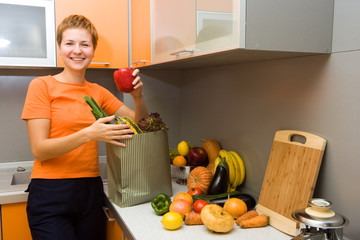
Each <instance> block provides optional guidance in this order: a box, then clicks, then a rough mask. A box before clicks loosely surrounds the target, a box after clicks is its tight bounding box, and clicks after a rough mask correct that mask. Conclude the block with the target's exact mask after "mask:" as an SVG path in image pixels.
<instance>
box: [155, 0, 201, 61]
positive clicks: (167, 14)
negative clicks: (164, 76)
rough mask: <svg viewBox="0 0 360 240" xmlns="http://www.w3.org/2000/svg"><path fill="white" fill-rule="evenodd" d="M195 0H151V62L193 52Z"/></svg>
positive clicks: (171, 58)
mask: <svg viewBox="0 0 360 240" xmlns="http://www.w3.org/2000/svg"><path fill="white" fill-rule="evenodd" d="M195 3H196V2H195V0H181V1H175V0H153V1H152V16H151V17H152V52H153V56H152V58H153V59H152V62H153V63H159V62H164V61H169V60H174V59H177V58H179V57H183V56H187V55H192V53H193V51H194V45H195V31H196V14H195V6H196V5H195Z"/></svg>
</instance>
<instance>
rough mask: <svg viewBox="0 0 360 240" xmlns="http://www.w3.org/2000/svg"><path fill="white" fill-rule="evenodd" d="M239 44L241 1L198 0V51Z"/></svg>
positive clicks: (196, 45) (225, 47) (196, 42)
mask: <svg viewBox="0 0 360 240" xmlns="http://www.w3.org/2000/svg"><path fill="white" fill-rule="evenodd" d="M238 46H239V1H238V0H222V1H218V0H197V2H196V41H195V49H196V52H198V53H199V52H209V51H217V50H220V49H221V50H223V49H228V48H235V47H238Z"/></svg>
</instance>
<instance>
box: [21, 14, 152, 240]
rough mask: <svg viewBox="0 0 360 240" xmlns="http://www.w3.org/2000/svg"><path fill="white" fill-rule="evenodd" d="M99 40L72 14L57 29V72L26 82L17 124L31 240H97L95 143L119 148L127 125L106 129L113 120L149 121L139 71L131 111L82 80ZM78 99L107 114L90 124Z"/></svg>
mask: <svg viewBox="0 0 360 240" xmlns="http://www.w3.org/2000/svg"><path fill="white" fill-rule="evenodd" d="M97 40H98V35H97V32H96V29H95V27H94V25H93V24H92V23H91V22H90V20H88V19H87V18H85V17H84V16H81V15H71V16H69V17H67V18H65V19H64V20H63V22H62V23H60V25H59V26H58V28H57V43H58V49H59V54H60V55H61V57H62V59H63V61H64V70H63V71H62V72H61V73H59V74H57V75H54V76H45V77H38V78H35V79H33V80H32V82H31V83H30V85H29V88H28V93H27V96H26V100H25V104H24V109H23V113H22V119H23V120H26V124H27V128H28V134H29V139H30V146H31V151H32V153H33V156H34V158H35V161H34V167H33V171H32V174H31V183H30V185H29V188H28V191H29V197H28V204H27V214H28V220H29V226H30V230H31V234H32V237H33V239H34V240H36V239H41V240H44V239H51V240H54V239H62V240H63V239H67V240H71V239H86V240H89V239H94V240H95V239H96V240H99V239H104V235H105V216H104V213H103V211H102V207H103V184H102V181H101V178H100V172H99V165H98V145H97V141H103V142H107V143H112V144H115V145H118V146H122V147H124V144H122V143H121V142H119V141H117V140H120V139H129V138H131V137H132V135H131V133H132V132H133V131H132V130H131V129H130V128H129V127H130V126H128V125H113V124H105V123H106V122H109V121H111V120H113V119H114V116H113V115H119V116H128V117H130V118H131V119H133V120H134V121H135V122H138V121H139V120H140V119H142V118H144V117H146V116H147V115H148V112H147V108H146V105H145V102H144V97H143V94H142V87H143V84H142V82H141V81H140V77H139V76H138V72H139V71H138V70H135V71H134V76H136V78H135V80H134V82H133V85H134V90H133V91H132V92H131V93H130V94H131V95H132V97H133V100H134V106H135V111H133V110H131V109H130V108H128V107H127V106H125V105H124V104H123V103H122V102H120V101H119V100H118V99H117V98H116V97H115V96H113V95H112V94H111V93H110V92H109V91H108V90H106V89H105V88H103V87H101V86H99V85H97V84H94V83H89V82H87V81H86V80H85V72H86V68H87V66H88V65H89V64H90V62H91V60H92V58H93V57H94V51H95V48H96V45H97ZM84 96H89V97H93V98H94V99H95V101H96V102H97V103H98V105H99V106H100V107H101V108H103V109H104V111H105V112H106V113H107V114H108V115H112V116H109V117H106V118H102V119H98V120H97V121H95V119H94V116H93V115H92V114H91V109H90V107H89V106H88V105H87V103H86V102H85V100H84Z"/></svg>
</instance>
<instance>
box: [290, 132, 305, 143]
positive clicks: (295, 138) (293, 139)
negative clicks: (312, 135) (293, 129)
mask: <svg viewBox="0 0 360 240" xmlns="http://www.w3.org/2000/svg"><path fill="white" fill-rule="evenodd" d="M290 141H291V142H298V143H302V144H305V143H306V137H305V136H302V135H299V134H293V135H291V136H290Z"/></svg>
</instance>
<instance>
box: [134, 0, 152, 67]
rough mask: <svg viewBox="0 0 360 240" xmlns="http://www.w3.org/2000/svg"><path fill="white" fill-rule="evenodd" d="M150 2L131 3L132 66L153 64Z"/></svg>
mask: <svg viewBox="0 0 360 240" xmlns="http://www.w3.org/2000/svg"><path fill="white" fill-rule="evenodd" d="M150 13H151V10H150V0H136V1H131V64H132V66H134V67H142V66H146V65H150V64H151V16H150V15H151V14H150Z"/></svg>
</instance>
